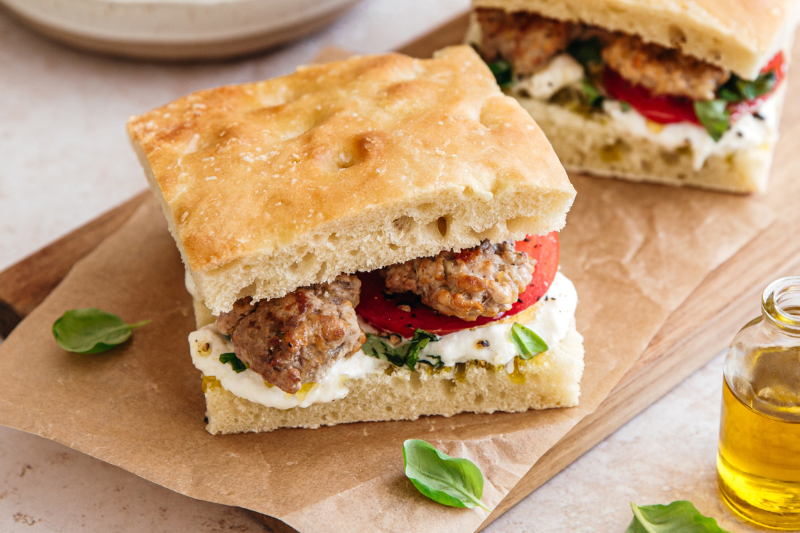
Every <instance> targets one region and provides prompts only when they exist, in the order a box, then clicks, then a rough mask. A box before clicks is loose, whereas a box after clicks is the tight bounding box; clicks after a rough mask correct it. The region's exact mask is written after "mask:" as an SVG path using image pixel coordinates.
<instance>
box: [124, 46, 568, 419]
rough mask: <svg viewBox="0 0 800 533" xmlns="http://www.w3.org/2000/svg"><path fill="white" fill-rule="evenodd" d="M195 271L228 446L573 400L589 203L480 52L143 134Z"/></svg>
mask: <svg viewBox="0 0 800 533" xmlns="http://www.w3.org/2000/svg"><path fill="white" fill-rule="evenodd" d="M128 129H129V133H130V136H131V140H132V142H133V144H134V147H135V148H136V150H137V152H138V153H139V156H140V158H141V161H142V164H143V165H144V167H145V169H146V171H147V175H148V177H149V180H150V183H151V185H152V188H153V191H154V192H155V194H156V196H158V197H159V199H160V200H161V202H162V205H163V208H164V213H165V214H166V217H167V220H168V222H169V228H170V230H171V232H172V234H173V236H174V237H175V240H176V242H177V244H178V247H179V248H180V251H181V254H182V257H183V261H184V264H185V266H186V272H187V275H186V284H187V288H188V289H189V291H190V292H191V294H192V295H193V296H194V299H195V314H196V319H197V326H198V328H199V329H198V330H197V331H195V332H194V333H192V334H191V335H190V337H189V342H190V348H191V353H192V360H193V362H194V364H195V366H196V367H197V368H198V369H199V370H200V371H201V372H202V374H203V390H204V392H205V395H206V403H207V417H208V426H207V429H208V430H209V431H210V432H212V433H233V432H241V431H270V430H273V429H275V428H279V427H309V428H313V427H319V426H320V425H331V424H337V423H343V422H356V421H369V420H397V419H414V418H417V417H419V416H420V415H431V414H440V415H453V414H455V413H459V412H462V411H475V412H493V411H498V410H499V411H521V410H526V409H530V408H535V409H540V408H548V407H561V406H573V405H576V404H577V402H578V394H579V380H580V376H581V373H582V370H583V347H582V339H581V337H580V335H579V334H578V333H577V332H576V330H575V322H574V312H575V306H576V303H577V296H576V294H575V289H574V287H573V285H572V283H571V282H570V281H569V280H567V279H566V278H565V277H564V276H563V275H561V274H560V273H558V238H557V236H556V234H555V233H553V232H555V231H557V230H559V229H560V228H562V227H563V225H564V223H565V218H566V213H567V211H568V209H569V207H570V205H571V204H572V201H573V199H574V196H575V191H574V189H573V187H572V185H571V184H570V183H569V181H568V179H567V176H566V173H565V172H564V170H563V168H562V167H561V165H560V164H559V162H558V159H557V158H556V155H555V153H554V152H553V150H552V148H551V147H550V144H549V143H548V142H547V140H546V139H545V137H544V135H543V134H542V131H541V130H540V129H539V127H538V126H537V125H536V123H535V122H534V121H533V120H532V119H531V117H530V116H529V115H528V114H527V113H526V112H525V111H524V110H523V109H522V108H521V107H520V106H519V104H518V103H517V102H516V101H515V100H514V99H512V98H509V97H507V96H505V95H503V93H502V92H501V91H500V89H499V87H498V86H497V84H496V83H495V80H494V77H493V76H492V74H491V72H490V71H489V69H488V68H487V67H486V65H485V64H484V63H483V62H482V61H481V59H480V57H478V55H477V54H475V52H474V51H473V50H472V49H471V48H469V47H466V46H461V47H454V48H449V49H445V50H443V51H442V52H441V53H439V54H437V56H436V57H435V58H434V59H430V60H415V59H411V58H409V57H405V56H401V55H396V54H390V55H383V56H368V57H357V58H353V59H350V60H347V61H342V62H336V63H329V64H325V65H318V66H309V67H303V68H301V69H299V70H298V71H297V72H296V73H295V74H292V75H290V76H286V77H283V78H277V79H274V80H269V81H265V82H261V83H253V84H247V85H239V86H229V87H221V88H218V89H212V90H207V91H200V92H198V93H194V94H191V95H189V96H187V97H185V98H182V99H180V100H177V101H175V102H173V103H171V104H169V105H166V106H164V107H162V108H159V109H156V110H154V111H151V112H149V113H146V114H144V115H141V116H139V117H134V118H132V119H131V120H130V122H129V124H128Z"/></svg>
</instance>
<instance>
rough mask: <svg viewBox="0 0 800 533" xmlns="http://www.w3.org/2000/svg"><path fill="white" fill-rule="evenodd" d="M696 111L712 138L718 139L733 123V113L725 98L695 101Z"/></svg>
mask: <svg viewBox="0 0 800 533" xmlns="http://www.w3.org/2000/svg"><path fill="white" fill-rule="evenodd" d="M694 112H695V113H696V114H697V118H698V119H699V120H700V123H701V124H702V125H703V126H705V128H706V131H707V132H708V134H709V135H711V138H712V139H714V140H715V141H718V140H720V139H721V138H722V136H723V135H724V134H725V132H726V131H728V128H730V125H731V114H730V113H729V112H728V102H726V101H725V100H702V101H699V102H695V103H694Z"/></svg>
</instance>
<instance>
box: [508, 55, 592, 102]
mask: <svg viewBox="0 0 800 533" xmlns="http://www.w3.org/2000/svg"><path fill="white" fill-rule="evenodd" d="M583 78H584V72H583V65H581V64H580V63H578V62H577V61H575V59H574V58H573V57H572V56H571V55H569V54H559V55H557V56H556V57H554V58H553V60H552V61H550V63H549V64H548V65H547V67H545V68H544V69H542V70H540V71H538V72H536V73H535V74H533V75H532V76H530V77H528V78H524V79H522V80H519V81H518V82H516V83H515V84H514V90H515V91H525V92H527V93H528V94H529V95H530V96H531V97H532V98H536V99H537V100H547V99H549V98H550V97H551V96H553V95H554V94H556V93H557V92H558V91H560V90H561V89H563V88H564V87H567V86H568V85H572V84H573V83H576V82H579V81H581V80H582V79H583Z"/></svg>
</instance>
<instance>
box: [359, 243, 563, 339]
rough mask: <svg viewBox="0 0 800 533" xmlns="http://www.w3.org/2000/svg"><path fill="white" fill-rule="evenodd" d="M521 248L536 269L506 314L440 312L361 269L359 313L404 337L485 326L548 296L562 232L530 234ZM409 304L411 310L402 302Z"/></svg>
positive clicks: (368, 320) (444, 333)
mask: <svg viewBox="0 0 800 533" xmlns="http://www.w3.org/2000/svg"><path fill="white" fill-rule="evenodd" d="M515 247H516V249H517V251H520V252H525V253H527V254H528V255H529V256H530V257H532V258H533V259H535V260H536V270H535V271H534V272H533V278H532V279H531V283H530V285H528V288H527V289H526V290H525V292H523V293H522V294H521V295H520V297H519V300H517V303H515V304H514V305H513V306H512V307H511V310H510V311H508V312H507V313H505V314H504V315H502V316H498V317H494V318H487V317H480V318H478V320H475V321H473V322H468V321H466V320H461V319H460V318H456V317H453V316H446V315H442V314H439V313H437V312H436V311H434V310H433V309H431V308H430V307H428V306H427V305H424V304H423V303H421V302H420V300H419V297H418V296H416V295H415V294H413V293H402V294H392V295H387V294H386V292H385V290H384V280H383V277H381V275H380V273H379V272H377V271H376V272H366V273H359V274H358V277H359V279H360V280H361V299H360V303H359V304H358V307H356V313H358V314H359V316H361V318H362V319H364V321H366V322H367V323H368V324H370V325H372V326H374V327H375V328H377V329H379V330H381V331H385V332H388V333H397V334H398V335H402V336H403V337H407V338H408V337H413V336H414V331H415V330H416V329H417V328H419V329H424V330H425V331H429V332H431V333H435V334H437V335H447V334H448V333H453V332H456V331H459V330H462V329H468V328H474V327H475V326H482V325H484V324H488V323H490V322H494V321H496V320H500V319H502V318H503V317H505V316H509V315H515V314H517V313H520V312H522V311H524V310H525V309H527V308H528V307H530V306H532V305H533V304H535V303H536V302H538V301H539V299H540V298H541V297H542V296H544V293H546V292H547V289H549V288H550V284H551V283H553V278H555V277H556V272H557V271H558V254H559V246H558V233H556V232H552V233H548V234H547V235H536V236H528V237H526V238H525V240H522V241H518V242H517V243H516V245H515ZM401 305H402V306H408V308H409V310H408V311H405V310H403V309H400V307H399V306H401Z"/></svg>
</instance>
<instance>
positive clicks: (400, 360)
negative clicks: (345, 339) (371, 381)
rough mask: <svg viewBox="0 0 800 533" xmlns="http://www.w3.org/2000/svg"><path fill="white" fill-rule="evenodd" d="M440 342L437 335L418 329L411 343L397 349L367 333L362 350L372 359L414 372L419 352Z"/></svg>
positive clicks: (376, 336)
mask: <svg viewBox="0 0 800 533" xmlns="http://www.w3.org/2000/svg"><path fill="white" fill-rule="evenodd" d="M438 340H439V337H438V336H437V335H434V334H433V333H428V332H427V331H425V330H424V329H419V328H417V330H416V331H415V332H414V337H413V338H412V339H411V341H410V342H408V343H406V344H403V345H401V346H398V347H396V348H395V347H394V346H391V345H390V344H389V343H387V342H386V341H384V340H383V338H381V337H379V336H378V335H373V334H372V333H367V342H365V343H364V345H363V346H362V347H361V350H363V352H364V353H365V354H367V355H369V356H371V357H375V358H376V359H380V360H381V361H386V362H388V363H391V364H393V365H394V366H398V367H402V366H405V367H406V368H408V369H409V370H414V368H416V366H417V361H418V360H419V352H420V351H421V350H422V349H423V348H425V347H426V346H427V345H428V343H429V342H431V341H433V342H436V341H438ZM440 362H441V359H440ZM429 364H430V363H429Z"/></svg>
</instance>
